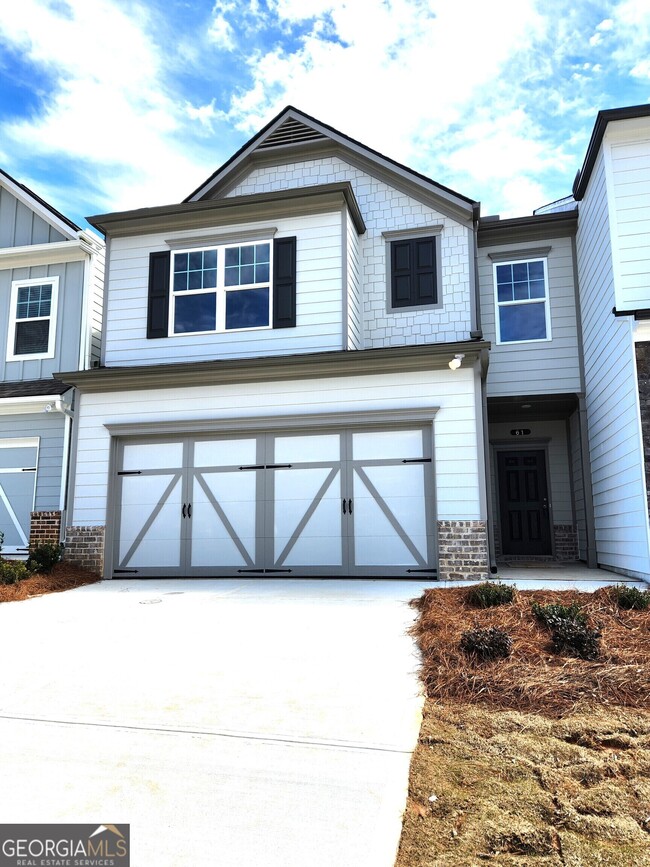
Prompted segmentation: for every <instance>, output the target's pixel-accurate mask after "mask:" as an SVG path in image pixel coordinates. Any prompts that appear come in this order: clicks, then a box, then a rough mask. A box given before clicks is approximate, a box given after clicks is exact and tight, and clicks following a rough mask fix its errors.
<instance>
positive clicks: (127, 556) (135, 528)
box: [118, 472, 183, 568]
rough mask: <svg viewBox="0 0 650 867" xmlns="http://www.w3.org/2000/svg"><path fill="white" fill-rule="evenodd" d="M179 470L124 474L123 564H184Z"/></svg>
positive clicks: (121, 549)
mask: <svg viewBox="0 0 650 867" xmlns="http://www.w3.org/2000/svg"><path fill="white" fill-rule="evenodd" d="M182 489H183V486H182V478H181V474H180V472H177V473H173V474H172V473H169V474H167V473H163V474H159V475H152V476H148V475H137V476H124V477H123V478H122V509H121V513H120V528H119V546H118V562H119V566H120V567H126V566H129V567H133V568H136V567H148V566H151V567H155V566H180V565H181V529H182V528H181V521H182V511H181V509H182V493H183V490H182Z"/></svg>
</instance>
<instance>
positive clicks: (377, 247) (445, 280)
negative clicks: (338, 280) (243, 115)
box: [228, 156, 473, 349]
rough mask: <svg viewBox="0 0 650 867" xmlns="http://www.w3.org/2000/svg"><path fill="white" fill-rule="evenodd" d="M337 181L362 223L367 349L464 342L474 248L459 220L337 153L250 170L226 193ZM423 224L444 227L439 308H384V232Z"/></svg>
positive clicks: (468, 325) (424, 226) (467, 319)
mask: <svg viewBox="0 0 650 867" xmlns="http://www.w3.org/2000/svg"><path fill="white" fill-rule="evenodd" d="M339 181H350V183H351V184H352V186H353V189H354V195H355V197H356V199H357V201H358V203H359V208H360V210H361V213H362V214H363V219H364V222H365V224H366V233H365V234H364V235H363V237H362V238H361V244H360V249H361V273H362V275H363V283H362V300H363V311H362V321H363V345H364V347H365V348H366V349H369V348H372V347H378V346H398V345H404V344H413V343H440V342H452V341H456V340H467V339H469V332H470V330H471V327H472V326H471V310H470V292H471V291H472V290H471V287H470V267H472V265H471V263H472V261H473V258H472V257H473V252H472V251H471V250H470V248H469V235H468V232H467V229H466V227H465V226H464V225H461V224H460V223H458V222H456V221H455V220H452V219H450V218H449V217H446V216H444V215H443V214H441V213H439V212H438V211H436V210H434V209H433V208H430V207H428V206H427V205H424V204H422V203H421V202H419V201H417V200H416V199H413V198H411V197H410V196H407V195H406V194H404V193H402V192H400V191H399V190H396V189H394V188H393V187H391V186H389V185H388V184H385V183H384V182H383V181H380V180H378V179H377V178H374V177H372V176H371V175H369V174H367V173H365V172H363V171H362V170H361V169H358V168H356V167H355V166H352V165H350V164H349V163H347V162H345V160H342V159H340V158H339V157H335V156H332V157H320V158H316V159H305V160H302V161H299V162H295V163H288V164H286V165H276V166H267V167H259V168H256V169H253V171H251V172H250V174H249V175H248V176H247V177H246V178H245V179H244V180H243V181H241V182H240V183H239V184H238V185H237V186H236V187H234V188H233V189H232V190H230V192H229V193H228V196H238V195H246V194H250V193H262V192H269V191H272V190H280V189H286V188H288V187H308V186H312V185H314V184H324V183H334V182H339ZM428 226H442V227H443V229H442V234H441V239H440V249H441V263H442V264H441V270H442V286H441V287H439V289H440V296H441V299H442V301H443V308H442V309H439V310H438V309H437V310H418V311H415V312H409V311H408V310H405V311H395V312H388V311H387V303H386V302H387V297H386V296H387V280H388V263H387V261H386V246H387V245H386V240H385V238H384V237H383V236H382V232H386V231H402V230H410V229H413V228H426V227H428Z"/></svg>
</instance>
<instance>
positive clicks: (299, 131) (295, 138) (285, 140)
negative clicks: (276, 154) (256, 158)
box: [257, 118, 327, 150]
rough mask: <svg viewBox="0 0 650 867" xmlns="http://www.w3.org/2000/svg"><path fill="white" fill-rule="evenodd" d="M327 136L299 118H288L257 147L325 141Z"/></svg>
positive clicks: (261, 148) (260, 148) (259, 148)
mask: <svg viewBox="0 0 650 867" xmlns="http://www.w3.org/2000/svg"><path fill="white" fill-rule="evenodd" d="M326 138H327V136H324V135H323V134H322V133H321V132H318V131H317V130H315V129H313V128H312V127H310V126H305V124H304V123H300V121H299V120H293V119H292V118H287V120H285V122H284V123H283V124H280V126H279V127H278V128H277V129H276V131H275V132H273V133H271V135H270V136H269V137H268V138H267V139H265V140H264V141H263V142H261V143H260V144H258V146H257V149H258V150H263V149H264V148H275V147H282V146H283V145H292V144H301V143H302V142H306V141H325V140H326Z"/></svg>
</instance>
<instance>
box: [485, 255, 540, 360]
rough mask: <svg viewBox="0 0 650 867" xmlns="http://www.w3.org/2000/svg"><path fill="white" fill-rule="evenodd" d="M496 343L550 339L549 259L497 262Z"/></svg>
mask: <svg viewBox="0 0 650 867" xmlns="http://www.w3.org/2000/svg"><path fill="white" fill-rule="evenodd" d="M494 285H495V293H496V330H497V343H524V342H527V341H531V340H550V339H551V319H550V309H549V300H548V278H547V272H546V259H530V260H528V261H525V262H498V263H495V264H494Z"/></svg>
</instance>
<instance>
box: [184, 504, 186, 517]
mask: <svg viewBox="0 0 650 867" xmlns="http://www.w3.org/2000/svg"><path fill="white" fill-rule="evenodd" d="M185 515H186V509H185V503H183V517H185Z"/></svg>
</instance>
